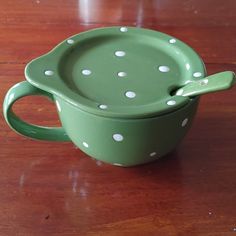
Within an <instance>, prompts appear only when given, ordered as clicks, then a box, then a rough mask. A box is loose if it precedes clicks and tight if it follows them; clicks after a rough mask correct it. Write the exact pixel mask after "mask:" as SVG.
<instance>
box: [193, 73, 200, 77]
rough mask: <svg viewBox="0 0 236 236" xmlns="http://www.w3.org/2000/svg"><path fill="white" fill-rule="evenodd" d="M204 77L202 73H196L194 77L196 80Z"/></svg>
mask: <svg viewBox="0 0 236 236" xmlns="http://www.w3.org/2000/svg"><path fill="white" fill-rule="evenodd" d="M201 76H202V73H201V72H195V73H193V77H195V78H199V77H201Z"/></svg>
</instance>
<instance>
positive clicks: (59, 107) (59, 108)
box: [56, 100, 61, 112]
mask: <svg viewBox="0 0 236 236" xmlns="http://www.w3.org/2000/svg"><path fill="white" fill-rule="evenodd" d="M56 106H57V109H58V111H59V112H61V106H60V104H59V102H58V101H57V100H56Z"/></svg>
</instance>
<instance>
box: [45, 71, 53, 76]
mask: <svg viewBox="0 0 236 236" xmlns="http://www.w3.org/2000/svg"><path fill="white" fill-rule="evenodd" d="M44 74H45V75H47V76H52V75H54V72H53V71H52V70H45V72H44Z"/></svg>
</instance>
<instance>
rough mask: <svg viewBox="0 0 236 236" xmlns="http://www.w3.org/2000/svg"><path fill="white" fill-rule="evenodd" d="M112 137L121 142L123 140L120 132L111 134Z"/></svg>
mask: <svg viewBox="0 0 236 236" xmlns="http://www.w3.org/2000/svg"><path fill="white" fill-rule="evenodd" d="M112 137H113V139H114V140H115V141H116V142H121V141H123V139H124V137H123V135H122V134H113V136H112Z"/></svg>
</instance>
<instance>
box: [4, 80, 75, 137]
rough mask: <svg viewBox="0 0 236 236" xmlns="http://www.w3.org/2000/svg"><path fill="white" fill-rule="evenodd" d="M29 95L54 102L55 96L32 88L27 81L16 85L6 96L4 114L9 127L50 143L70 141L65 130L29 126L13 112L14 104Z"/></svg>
mask: <svg viewBox="0 0 236 236" xmlns="http://www.w3.org/2000/svg"><path fill="white" fill-rule="evenodd" d="M29 95H40V96H46V97H48V98H49V99H50V100H53V95H52V94H50V93H48V92H45V91H43V90H41V89H38V88H36V87H35V86H32V85H31V84H30V83H28V82H27V81H23V82H20V83H18V84H15V85H14V86H13V87H12V88H11V89H10V90H9V91H8V92H7V94H6V97H5V99H4V103H3V114H4V117H5V119H6V121H7V123H8V125H9V126H10V127H11V128H12V129H14V130H15V131H16V132H18V133H19V134H22V135H24V136H27V137H30V138H33V139H39V140H50V141H69V140H70V139H69V137H68V135H67V134H66V132H65V131H64V128H56V127H42V126H37V125H32V124H28V123H26V122H24V121H22V120H21V119H19V118H18V117H17V116H16V115H15V114H14V113H13V111H12V106H13V104H14V103H15V102H16V101H17V100H18V99H20V98H22V97H24V96H29Z"/></svg>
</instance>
